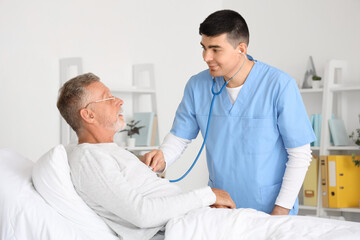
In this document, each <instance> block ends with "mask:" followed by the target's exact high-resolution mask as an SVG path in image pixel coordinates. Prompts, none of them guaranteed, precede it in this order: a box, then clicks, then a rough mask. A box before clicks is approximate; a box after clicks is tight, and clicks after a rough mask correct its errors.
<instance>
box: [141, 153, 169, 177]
mask: <svg viewBox="0 0 360 240" xmlns="http://www.w3.org/2000/svg"><path fill="white" fill-rule="evenodd" d="M141 161H142V162H143V163H144V164H146V165H147V166H150V167H151V168H152V170H153V171H154V172H162V171H164V169H165V166H166V162H165V158H164V154H163V152H162V151H161V150H152V151H151V152H148V153H146V154H145V155H144V156H143V158H142V159H141Z"/></svg>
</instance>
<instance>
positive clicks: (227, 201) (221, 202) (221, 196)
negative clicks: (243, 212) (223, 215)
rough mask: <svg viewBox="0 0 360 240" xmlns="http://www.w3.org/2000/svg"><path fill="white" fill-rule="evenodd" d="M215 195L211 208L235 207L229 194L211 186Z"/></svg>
mask: <svg viewBox="0 0 360 240" xmlns="http://www.w3.org/2000/svg"><path fill="white" fill-rule="evenodd" d="M211 190H212V191H213V192H214V193H215V195H216V202H215V203H214V204H213V205H211V206H210V207H212V208H236V205H235V203H234V201H233V200H232V199H231V197H230V194H229V193H228V192H226V191H224V190H222V189H217V188H211Z"/></svg>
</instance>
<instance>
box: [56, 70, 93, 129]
mask: <svg viewBox="0 0 360 240" xmlns="http://www.w3.org/2000/svg"><path fill="white" fill-rule="evenodd" d="M99 81H100V78H99V77H98V76H96V75H95V74H93V73H85V74H82V75H79V76H77V77H74V78H72V79H70V80H69V81H67V82H66V83H64V85H63V86H62V87H61V88H60V90H59V97H58V100H57V108H58V109H59V112H60V114H61V116H62V117H63V118H64V119H65V121H66V122H67V123H68V124H69V125H70V127H71V128H72V129H73V130H74V131H75V132H76V133H78V131H79V130H80V129H81V126H82V125H81V123H82V121H81V116H80V110H81V109H82V108H83V107H84V106H85V105H86V103H87V102H88V101H89V98H90V97H91V96H90V95H91V94H90V93H89V92H88V91H87V90H86V87H87V86H89V85H90V84H91V83H93V82H99Z"/></svg>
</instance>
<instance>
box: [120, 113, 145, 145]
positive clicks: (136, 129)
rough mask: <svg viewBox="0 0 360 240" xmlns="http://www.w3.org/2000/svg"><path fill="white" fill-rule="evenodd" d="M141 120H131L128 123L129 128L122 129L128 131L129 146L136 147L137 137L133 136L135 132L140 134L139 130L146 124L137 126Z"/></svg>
mask: <svg viewBox="0 0 360 240" xmlns="http://www.w3.org/2000/svg"><path fill="white" fill-rule="evenodd" d="M139 122H140V121H135V120H131V121H130V122H129V123H127V124H126V126H127V128H126V129H123V130H121V131H120V132H127V135H128V136H129V138H128V139H127V146H128V147H135V140H136V139H135V138H133V136H134V135H135V134H140V133H139V130H140V129H141V128H143V127H144V126H137V124H138V123H139Z"/></svg>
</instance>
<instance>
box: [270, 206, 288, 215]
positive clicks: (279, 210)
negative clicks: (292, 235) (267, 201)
mask: <svg viewBox="0 0 360 240" xmlns="http://www.w3.org/2000/svg"><path fill="white" fill-rule="evenodd" d="M289 212H290V209H288V208H284V207H280V206H278V205H275V207H274V209H273V210H272V212H271V213H270V215H288V214H289Z"/></svg>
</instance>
